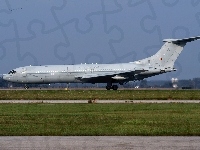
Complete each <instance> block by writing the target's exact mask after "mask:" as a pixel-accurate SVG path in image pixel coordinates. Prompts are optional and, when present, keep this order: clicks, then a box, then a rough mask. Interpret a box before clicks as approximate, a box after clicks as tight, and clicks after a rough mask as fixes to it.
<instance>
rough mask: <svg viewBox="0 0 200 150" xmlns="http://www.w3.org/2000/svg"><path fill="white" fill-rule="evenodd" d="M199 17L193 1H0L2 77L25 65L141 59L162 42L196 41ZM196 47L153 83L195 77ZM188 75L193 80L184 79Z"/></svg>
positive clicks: (197, 58)
mask: <svg viewBox="0 0 200 150" xmlns="http://www.w3.org/2000/svg"><path fill="white" fill-rule="evenodd" d="M185 10H187V11H185ZM199 16H200V11H199V1H197V0H192V1H187V2H186V1H184V2H183V1H179V0H170V1H167V0H162V1H149V0H136V1H135V0H127V1H119V0H111V1H106V0H97V1H89V0H82V1H78V0H73V1H72V0H71V1H67V0H57V1H53V0H43V1H39V0H35V1H30V0H21V1H20V2H18V1H11V0H3V1H1V5H0V34H1V36H0V61H1V64H4V65H2V66H1V73H6V72H8V71H9V70H11V69H13V68H17V67H20V66H26V65H46V64H50V65H51V64H77V63H120V62H131V61H135V60H138V59H142V58H145V57H147V56H150V55H153V54H154V53H156V52H157V51H158V50H159V49H160V47H161V46H162V45H163V42H162V40H163V39H164V38H184V37H190V36H197V35H198V29H199V26H200V19H199V18H200V17H199ZM196 43H197V42H196ZM196 43H193V44H191V43H189V44H188V46H186V47H185V49H184V51H183V52H182V53H181V55H180V57H179V58H178V60H177V61H176V68H177V71H176V72H173V73H168V74H164V75H161V76H157V77H156V79H170V78H172V77H180V78H192V77H196V76H197V75H198V73H199V69H193V68H195V67H194V66H196V65H199V61H200V54H199V51H198V47H197V46H198V44H196ZM189 54H190V55H189ZM186 58H187V60H188V61H185V60H186ZM194 64H195V65H194ZM192 65H193V66H192ZM188 70H189V72H192V76H187V75H186V74H187V72H188Z"/></svg>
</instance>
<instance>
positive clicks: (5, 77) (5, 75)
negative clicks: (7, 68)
mask: <svg viewBox="0 0 200 150" xmlns="http://www.w3.org/2000/svg"><path fill="white" fill-rule="evenodd" d="M2 78H3V80H7V81H8V80H9V79H10V76H8V75H7V74H3V77H2Z"/></svg>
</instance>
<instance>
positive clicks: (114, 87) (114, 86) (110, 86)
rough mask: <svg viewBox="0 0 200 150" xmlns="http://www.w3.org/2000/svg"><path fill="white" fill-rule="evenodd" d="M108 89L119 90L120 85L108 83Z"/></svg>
mask: <svg viewBox="0 0 200 150" xmlns="http://www.w3.org/2000/svg"><path fill="white" fill-rule="evenodd" d="M106 89H107V90H110V89H113V90H117V89H118V86H117V85H112V84H107V86H106Z"/></svg>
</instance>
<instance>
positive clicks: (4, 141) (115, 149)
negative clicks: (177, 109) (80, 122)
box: [0, 136, 200, 150]
mask: <svg viewBox="0 0 200 150" xmlns="http://www.w3.org/2000/svg"><path fill="white" fill-rule="evenodd" d="M199 141H200V137H182V136H161V137H159V136H158V137H157V136H66V137H63V136H56V137H52V136H25V137H22V136H18V137H15V136H11V137H0V149H2V150H4V149H6V150H11V149H12V150H18V149H26V150H32V149H40V150H54V149H58V150H64V149H80V150H87V149H90V150H94V149H95V150H107V149H109V150H121V149H134V150H141V149H148V150H155V149H159V150H162V149H176V150H182V149H185V150H187V149H188V150H199V149H200V142H199Z"/></svg>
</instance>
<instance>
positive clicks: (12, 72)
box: [8, 70, 16, 74]
mask: <svg viewBox="0 0 200 150" xmlns="http://www.w3.org/2000/svg"><path fill="white" fill-rule="evenodd" d="M15 73H16V71H15V70H11V71H10V72H8V74H15Z"/></svg>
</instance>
